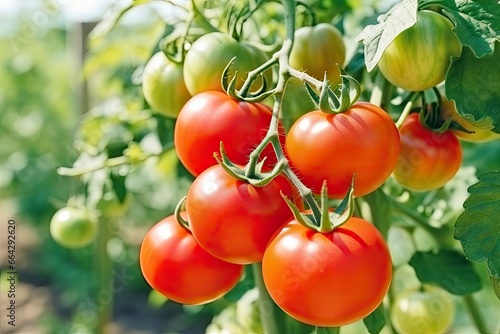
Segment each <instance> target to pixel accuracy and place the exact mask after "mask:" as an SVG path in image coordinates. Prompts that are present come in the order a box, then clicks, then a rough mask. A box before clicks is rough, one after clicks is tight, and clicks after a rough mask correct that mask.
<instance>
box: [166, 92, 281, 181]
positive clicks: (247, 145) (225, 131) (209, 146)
mask: <svg viewBox="0 0 500 334" xmlns="http://www.w3.org/2000/svg"><path fill="white" fill-rule="evenodd" d="M271 116H272V112H271V109H270V107H268V106H266V105H265V104H262V103H249V102H243V101H238V100H236V99H234V98H231V97H229V96H228V95H226V94H225V93H221V92H204V93H200V94H198V95H195V96H194V97H192V98H191V99H190V100H189V101H188V102H187V103H186V104H185V105H184V107H183V108H182V110H181V112H180V114H179V117H178V118H177V123H176V125H175V130H174V142H175V149H176V151H177V154H178V156H179V159H180V160H181V162H182V163H183V165H184V166H185V167H186V168H187V170H188V171H189V172H191V173H192V174H193V175H194V176H197V175H199V174H200V173H201V172H203V171H204V170H205V169H207V168H208V167H210V166H213V165H215V164H217V161H216V160H215V158H214V157H213V154H214V153H215V152H217V153H219V152H220V149H219V147H220V142H221V141H222V142H223V143H224V148H225V150H226V154H227V156H228V158H229V159H230V160H231V161H232V162H233V163H235V164H240V165H245V164H246V163H247V161H248V157H249V155H250V153H251V152H252V151H253V149H254V148H255V147H256V146H257V145H259V144H260V142H261V141H262V139H263V138H264V137H265V136H266V133H267V129H268V128H269V124H270V122H271ZM280 131H281V133H282V134H283V133H284V130H283V127H282V126H281V125H280ZM280 139H281V140H282V142H283V144H284V135H282V136H281V138H280ZM264 156H265V157H267V159H266V165H267V166H272V165H273V164H274V163H275V162H276V154H275V153H274V149H273V148H272V146H271V145H268V147H266V149H265V150H264V152H263V154H262V156H261V157H264Z"/></svg>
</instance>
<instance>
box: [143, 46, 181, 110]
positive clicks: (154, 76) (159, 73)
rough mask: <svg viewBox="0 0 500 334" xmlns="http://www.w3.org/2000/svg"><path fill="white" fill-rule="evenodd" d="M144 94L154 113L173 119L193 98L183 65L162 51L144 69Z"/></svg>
mask: <svg viewBox="0 0 500 334" xmlns="http://www.w3.org/2000/svg"><path fill="white" fill-rule="evenodd" d="M142 92H143V94H144V98H145V99H146V101H147V102H148V104H149V105H150V106H151V108H152V109H153V110H154V111H157V112H159V113H161V114H162V115H164V116H168V117H173V118H175V117H177V115H178V114H179V111H180V110H181V108H182V106H183V105H184V104H185V103H186V102H187V101H188V100H189V98H190V97H191V95H189V93H188V91H187V89H186V85H185V84H184V76H183V66H182V64H178V63H175V62H173V61H171V60H170V59H168V58H167V56H165V53H164V52H162V51H160V52H157V53H156V54H154V55H153V57H151V59H150V60H149V61H148V63H147V64H146V66H145V67H144V73H143V74H142Z"/></svg>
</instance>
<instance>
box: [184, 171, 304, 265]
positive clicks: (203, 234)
mask: <svg viewBox="0 0 500 334" xmlns="http://www.w3.org/2000/svg"><path fill="white" fill-rule="evenodd" d="M280 193H283V194H284V195H285V196H288V197H290V198H293V196H294V194H295V192H294V190H293V189H292V186H291V185H290V183H289V181H288V180H287V179H286V178H285V177H284V176H281V175H278V176H277V177H276V178H274V179H273V180H272V181H271V182H270V183H268V184H267V185H265V186H262V187H257V186H253V185H251V184H250V183H248V182H246V181H242V180H237V179H235V178H233V177H232V176H230V175H229V174H227V173H226V171H225V170H224V169H223V168H222V167H221V166H220V165H215V166H212V167H210V168H208V169H207V170H205V171H204V172H203V173H201V174H200V175H199V176H198V177H197V178H196V179H195V180H194V182H193V184H192V185H191V187H190V189H189V191H188V194H187V199H186V211H187V217H188V221H189V226H190V227H191V231H192V232H193V236H194V237H195V238H196V240H197V241H198V243H199V244H200V245H201V246H202V247H203V248H204V249H205V250H206V251H207V252H209V253H210V254H212V255H213V256H215V257H217V258H219V259H221V260H224V261H227V262H232V263H238V264H249V263H256V262H260V261H262V257H263V254H264V250H265V248H266V246H267V244H268V243H269V241H270V239H271V237H272V236H273V235H274V233H275V232H276V230H278V229H279V228H280V227H281V226H282V225H283V224H285V223H286V222H287V221H289V220H290V219H291V218H292V217H293V214H292V212H291V211H290V209H289V207H288V205H287V204H286V202H285V201H284V200H283V199H282V198H281V195H280Z"/></svg>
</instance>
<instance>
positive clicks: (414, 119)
mask: <svg viewBox="0 0 500 334" xmlns="http://www.w3.org/2000/svg"><path fill="white" fill-rule="evenodd" d="M436 24H438V25H440V26H441V27H438V28H436V27H435V25H436ZM430 27H431V28H432V27H434V28H436V29H437V31H441V32H442V33H441V34H437V36H438V37H441V38H443V43H444V41H446V45H448V46H449V48H448V49H447V50H446V52H443V54H442V55H440V63H439V64H438V65H439V69H438V70H436V69H435V68H434V67H433V73H421V72H420V73H413V74H411V75H410V77H409V78H408V77H406V76H405V75H406V74H408V72H409V71H408V68H409V67H405V68H404V70H401V69H398V68H397V66H394V65H393V64H400V63H406V64H409V63H410V64H411V63H412V62H418V61H421V59H422V58H421V57H420V58H418V59H416V58H415V59H412V58H411V55H412V53H408V52H406V51H407V50H406V51H405V50H404V48H406V47H407V43H405V41H406V42H407V40H408V38H415V37H414V36H424V35H425V34H424V33H422V32H421V31H420V30H425V29H430ZM434 33H435V31H434V30H433V34H434ZM405 34H406V35H408V34H410V35H409V36H410V37H408V36H406V35H405ZM295 36H296V38H295V39H296V40H295V44H294V48H293V49H292V52H291V54H290V57H289V63H290V66H291V67H293V68H297V69H300V70H303V71H305V72H306V73H307V74H308V75H310V76H312V77H313V78H314V77H315V78H316V79H322V77H323V73H325V72H326V73H328V74H329V75H331V74H332V73H333V74H334V76H332V77H331V78H330V77H329V78H328V79H329V80H330V81H331V82H333V83H338V82H339V80H340V79H338V69H337V67H336V66H335V63H343V62H344V61H345V46H344V44H343V41H342V37H341V35H340V33H339V32H338V30H336V29H335V28H334V27H333V26H331V25H328V24H320V25H317V26H315V27H306V28H301V29H298V30H297V31H296V35H295ZM405 36H406V37H405ZM450 36H451V37H453V38H451V37H450ZM417 44H424V43H423V42H418V43H417ZM427 44H428V43H427ZM318 48H323V49H324V51H325V52H318ZM332 50H333V51H332ZM459 52H460V44H459V42H458V41H457V40H456V37H455V36H454V35H453V33H452V32H451V24H450V22H449V21H448V20H447V19H446V18H444V17H443V16H441V15H439V14H437V13H434V12H430V11H421V12H419V14H418V22H417V24H416V25H415V26H414V27H412V28H410V29H408V30H407V31H405V32H403V33H402V34H401V35H400V36H399V37H398V38H397V39H396V40H395V42H394V43H393V44H391V46H390V47H389V48H388V49H387V51H386V53H385V54H384V56H383V58H382V60H381V62H380V66H379V68H380V71H381V72H382V74H383V75H384V76H385V77H386V78H387V79H388V80H389V81H390V82H391V83H392V84H394V85H396V86H398V87H402V88H403V89H405V90H409V91H421V90H425V89H429V88H432V87H434V86H435V85H437V84H438V83H440V82H442V81H443V80H444V75H445V73H446V70H447V67H448V66H449V61H450V56H452V55H457V53H459ZM413 54H415V53H413ZM433 54H434V55H435V52H434V53H433ZM321 55H324V56H325V58H324V59H323V58H321V57H320V56H321ZM404 55H406V56H408V55H409V56H410V58H409V59H406V60H404V61H402V60H401V57H403V56H404ZM233 57H236V60H235V61H234V63H233V64H232V65H231V68H230V72H229V73H228V76H229V79H231V77H232V76H234V75H236V73H247V72H248V71H250V70H252V69H255V68H256V67H258V66H259V65H261V64H262V63H263V62H265V61H266V55H265V54H264V53H263V52H262V51H260V50H259V49H258V48H256V47H254V46H253V45H251V44H247V43H244V42H241V43H240V42H237V41H236V40H234V39H232V38H231V37H229V36H227V35H225V34H222V33H218V32H215V33H208V34H206V35H203V36H202V37H200V38H199V39H198V40H196V41H195V42H194V43H193V44H192V45H191V48H190V49H189V51H188V52H187V54H186V57H185V60H184V64H183V65H182V64H177V63H175V64H174V63H172V61H170V60H169V59H168V58H167V57H166V56H165V55H164V54H163V53H159V54H157V55H155V56H154V57H153V58H152V59H151V61H150V63H148V64H147V66H146V68H145V73H144V76H143V90H144V96H145V98H146V100H147V101H148V103H149V104H150V105H151V106H152V108H153V109H156V110H158V111H159V112H162V113H163V114H165V115H168V116H172V117H176V118H177V121H176V125H175V135H174V139H175V149H176V152H177V155H178V157H179V159H180V161H181V162H182V163H183V165H184V166H185V167H186V168H187V170H188V171H189V172H191V173H192V174H193V175H194V176H196V179H195V181H194V182H193V184H192V186H191V187H190V189H189V191H188V194H187V197H186V200H185V205H182V208H183V211H178V212H177V213H176V214H175V215H171V216H169V217H167V218H165V219H163V220H162V221H160V222H159V223H157V224H156V225H155V226H153V228H152V229H151V230H150V231H149V232H148V233H147V235H146V236H145V238H144V240H143V243H142V247H141V251H140V264H141V269H142V272H143V275H144V277H145V278H146V280H147V281H148V283H149V284H150V285H151V286H152V287H153V288H154V289H156V290H157V291H159V292H160V293H162V294H164V295H165V296H167V297H168V298H170V299H172V300H174V301H177V302H180V303H184V304H203V303H208V302H211V301H213V300H216V299H218V298H220V297H221V296H223V295H224V294H225V293H227V292H228V291H229V290H231V289H232V288H233V287H234V286H235V285H236V284H237V283H238V281H239V280H240V279H241V276H242V274H243V268H244V266H245V265H248V264H253V263H260V262H261V263H262V273H263V280H264V283H265V286H266V288H267V290H268V292H269V294H270V295H271V297H272V298H273V300H274V301H275V302H276V303H277V304H278V305H279V306H280V307H281V308H282V309H283V310H284V311H285V312H287V313H288V314H289V315H290V316H292V317H294V318H295V319H298V320H300V321H302V322H304V323H307V324H311V325H314V326H326V327H328V326H342V325H345V324H349V323H352V322H354V321H357V320H359V319H362V318H364V317H366V316H367V315H368V314H370V313H371V312H372V311H373V310H374V309H375V308H376V307H377V306H378V305H379V304H380V303H381V302H382V300H383V299H384V297H385V295H386V293H387V291H388V289H389V285H390V282H391V277H392V264H391V256H390V253H389V250H388V247H387V244H386V242H385V240H384V238H383V236H382V235H381V234H380V232H379V231H378V230H377V229H376V228H375V227H374V226H373V225H372V224H370V223H368V222H367V221H365V220H363V219H361V218H357V217H351V218H349V219H348V220H347V222H345V223H344V224H343V225H341V226H340V227H336V228H332V229H330V230H328V231H319V230H318V229H314V228H312V229H311V228H308V227H305V226H304V225H303V224H301V223H300V219H299V218H297V217H296V216H294V214H293V213H292V210H290V208H289V207H288V205H287V203H286V202H285V201H284V200H283V198H282V196H283V197H287V198H288V199H290V200H291V201H292V202H295V204H296V205H297V206H298V207H300V208H302V209H303V208H304V206H303V204H302V199H301V198H300V196H298V191H297V188H296V187H295V185H294V184H292V182H291V181H290V180H289V179H287V178H286V177H285V176H283V175H281V174H280V175H278V176H277V177H275V178H274V179H272V181H270V182H269V183H267V184H266V185H264V186H255V185H252V184H251V183H249V182H247V181H245V180H242V179H239V178H237V177H235V176H234V175H230V174H229V173H227V172H226V170H225V169H224V168H223V167H222V166H221V165H219V164H218V160H216V158H215V157H214V154H216V155H217V154H219V152H220V150H221V142H222V144H223V145H224V152H225V156H226V157H227V158H228V159H229V160H230V161H231V162H232V163H234V164H235V165H236V166H239V167H241V168H243V166H244V165H245V164H247V162H248V159H249V155H250V153H252V151H253V150H254V149H255V148H256V147H257V146H259V144H261V142H262V140H263V139H264V138H265V137H266V134H267V132H268V127H269V124H270V123H271V119H272V117H273V116H272V110H271V108H270V107H269V106H267V105H266V104H264V103H261V102H246V101H241V100H238V99H236V98H234V97H231V96H229V95H227V94H226V93H225V92H224V91H223V89H222V87H221V80H220V78H221V75H222V73H223V71H224V69H225V67H226V65H227V64H228V63H229V61H230V60H231V59H232V58H233ZM318 57H319V58H318ZM398 57H399V59H396V58H398ZM433 57H434V59H435V58H436V57H435V56H433ZM193 64H198V65H196V66H195V65H193ZM199 64H211V65H212V66H199ZM416 67H417V66H415V67H411V66H410V68H416ZM429 68H430V66H429ZM174 69H175V71H176V75H172V74H171V72H172V71H174ZM398 71H400V72H401V73H400V74H398V73H399V72H398ZM271 74H272V73H271V72H270V71H268V70H266V71H265V72H264V74H263V77H264V80H266V81H268V82H272V77H271ZM294 80H295V79H294ZM236 82H237V88H240V87H241V86H242V83H243V80H240V79H237V81H236ZM413 84H415V85H417V86H415V85H413ZM252 87H253V86H252ZM290 87H291V89H292V90H294V91H293V94H295V93H296V94H297V96H291V95H290V94H289V95H287V91H285V98H284V100H283V105H282V107H283V108H284V110H283V111H282V112H283V115H285V116H286V115H288V116H290V115H291V116H290V117H292V118H294V119H293V122H291V126H290V127H288V126H287V131H285V130H284V127H283V125H282V124H281V123H279V125H278V133H279V136H278V137H279V142H280V145H281V147H282V149H283V151H284V153H285V155H286V159H287V163H288V164H289V165H290V167H291V170H292V171H293V173H295V175H296V176H297V177H298V178H297V179H299V180H300V182H302V183H303V184H304V185H305V186H307V188H309V189H310V190H311V191H312V192H313V193H314V194H320V192H321V190H322V186H323V184H324V183H326V185H327V187H326V189H327V190H328V197H329V198H332V199H341V198H343V197H344V196H345V195H346V193H347V192H348V191H349V189H350V185H351V182H352V178H353V174H355V182H354V188H353V189H354V196H356V197H361V196H364V195H366V194H369V193H371V192H372V191H374V190H375V189H377V188H379V187H380V186H381V185H382V184H383V183H384V182H385V181H386V180H387V179H388V178H389V177H390V175H394V177H395V179H396V180H398V181H399V182H400V183H401V184H402V185H404V186H405V187H407V188H409V189H413V190H420V191H426V190H431V189H436V188H439V187H441V186H443V185H444V184H445V183H446V182H447V181H448V180H450V179H451V178H452V177H453V176H454V175H455V173H456V172H457V170H458V168H459V167H460V164H461V157H462V153H461V146H460V142H459V141H458V139H457V136H456V135H455V134H454V133H453V132H452V131H446V132H444V133H438V132H435V131H433V130H431V129H429V128H428V127H427V126H425V125H424V124H423V122H421V121H420V119H419V115H418V114H417V113H415V114H410V115H409V116H408V117H407V118H406V120H405V121H404V122H403V124H402V126H401V127H400V128H399V129H398V128H397V127H396V125H395V123H394V120H393V119H392V118H391V117H390V116H389V115H388V114H387V112H385V111H384V110H382V109H381V108H379V107H378V106H376V105H374V104H371V103H368V102H355V103H354V101H353V103H352V104H351V105H350V107H349V108H348V109H347V110H345V111H343V112H341V113H325V112H322V111H320V110H316V111H309V112H303V111H302V112H301V115H299V116H297V117H295V116H296V115H294V114H293V113H292V114H290V113H288V114H287V110H286V108H287V106H290V108H292V106H291V104H292V103H293V101H297V103H298V104H300V103H301V102H300V100H302V99H306V100H307V96H306V95H301V94H306V90H305V89H301V88H300V87H298V86H297V83H296V82H294V81H290ZM251 89H253V88H251ZM174 101H175V102H174ZM444 106H445V104H443V109H445V108H444ZM451 107H452V106H450V108H451ZM456 115H457V114H456V111H455V112H454V113H453V112H451V113H449V114H447V116H445V117H450V116H453V117H456ZM454 121H455V122H458V121H459V120H458V118H456V119H455V118H454ZM285 132H286V134H285ZM459 133H460V132H457V134H459ZM260 161H261V162H262V164H263V167H262V168H263V169H264V170H269V169H272V168H273V166H275V165H276V163H277V162H278V161H277V154H276V152H275V149H274V148H273V147H272V145H268V146H267V147H266V148H265V149H263V150H262V151H261V154H260ZM243 170H244V169H243ZM180 207H181V206H179V208H180ZM303 214H305V215H307V214H309V215H310V214H311V213H310V211H307V210H303ZM367 278H369V280H368V279H367ZM414 294H416V295H415V296H417V295H418V293H417V292H415V293H414ZM412 296H413V295H412ZM412 298H413V297H412ZM396 304H397V303H396ZM397 307H399V306H397V305H396V307H395V308H394V309H395V310H396V311H394V312H396V313H397V312H399V311H397V310H398V308H397ZM448 309H449V308H448ZM400 313H401V312H400ZM398 317H401V316H398ZM448 318H450V316H449V314H448ZM448 325H449V321H447V325H446V326H448ZM395 326H399V325H398V324H395Z"/></svg>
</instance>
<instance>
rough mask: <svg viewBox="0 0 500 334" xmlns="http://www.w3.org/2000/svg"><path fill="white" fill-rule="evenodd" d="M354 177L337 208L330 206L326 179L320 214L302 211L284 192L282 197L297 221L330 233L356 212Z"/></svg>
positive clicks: (321, 231)
mask: <svg viewBox="0 0 500 334" xmlns="http://www.w3.org/2000/svg"><path fill="white" fill-rule="evenodd" d="M354 177H355V176H354V175H353V177H352V182H351V185H350V186H349V189H348V190H347V193H346V195H345V196H344V198H343V199H342V201H341V202H340V204H339V205H338V206H337V208H335V210H330V208H329V206H328V190H327V182H326V181H325V182H324V183H323V186H322V188H321V205H320V207H321V211H320V212H321V214H320V215H319V216H316V215H315V214H314V213H304V212H301V211H300V210H299V208H297V206H296V205H295V204H294V203H293V202H292V201H291V200H290V199H289V198H287V197H286V196H284V195H283V194H281V197H283V199H284V200H285V201H286V203H287V204H288V206H289V207H290V210H292V212H293V216H294V218H295V219H296V220H297V222H299V223H300V224H301V225H303V226H304V227H306V228H309V229H312V230H314V231H317V232H320V233H329V232H331V231H333V230H334V229H336V228H337V227H340V226H342V225H343V224H345V223H346V222H347V221H348V220H349V219H350V218H351V217H352V214H353V212H354V204H353V198H354V196H353V194H354Z"/></svg>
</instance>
